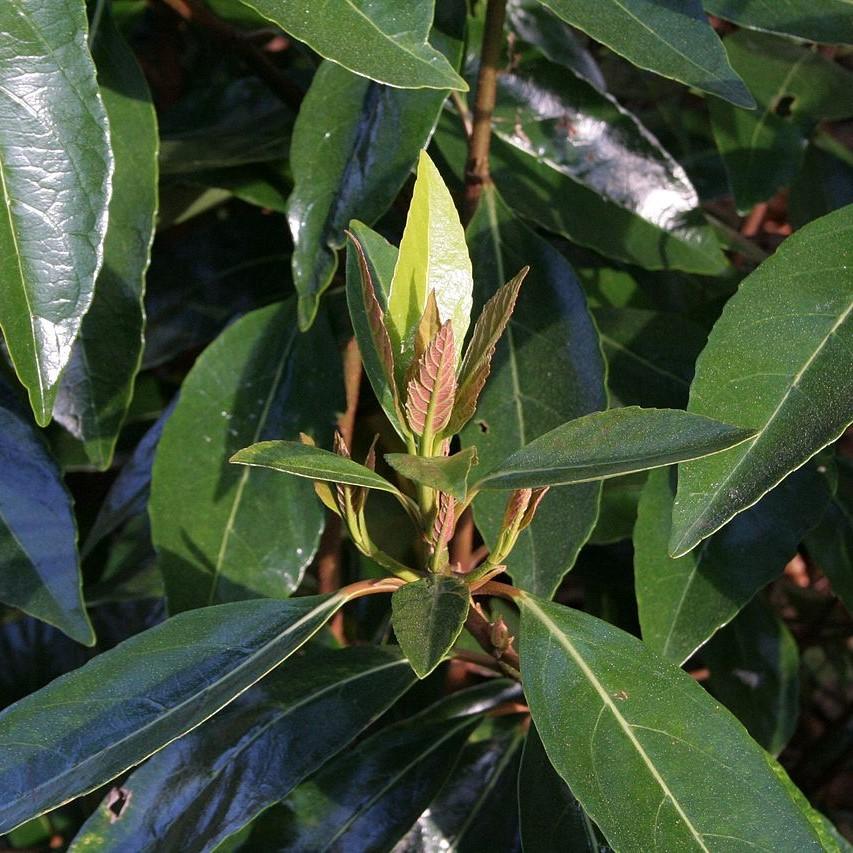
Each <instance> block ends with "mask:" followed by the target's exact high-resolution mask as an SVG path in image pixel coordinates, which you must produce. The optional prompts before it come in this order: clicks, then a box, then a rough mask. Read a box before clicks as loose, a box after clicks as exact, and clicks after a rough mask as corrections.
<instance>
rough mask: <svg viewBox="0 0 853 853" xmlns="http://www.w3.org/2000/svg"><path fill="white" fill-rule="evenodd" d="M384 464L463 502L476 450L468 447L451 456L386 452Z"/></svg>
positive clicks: (475, 459) (414, 480) (416, 481)
mask: <svg viewBox="0 0 853 853" xmlns="http://www.w3.org/2000/svg"><path fill="white" fill-rule="evenodd" d="M385 461H386V462H387V463H388V464H389V465H390V466H391V467H392V468H393V469H394V470H395V471H396V472H397V473H398V474H402V475H403V476H404V477H405V478H406V479H408V480H412V481H413V482H415V483H420V484H421V485H424V486H429V488H431V489H436V490H437V491H439V492H446V493H447V494H449V495H452V496H453V497H454V498H456V500H458V501H464V500H465V496H466V495H467V493H468V476H469V474H470V473H471V468H472V467H473V466H474V465H476V464H477V448H476V447H466V448H465V449H464V450H460V451H459V453H454V454H453V455H452V456H429V457H426V456H415V455H413V454H410V453H386V454H385Z"/></svg>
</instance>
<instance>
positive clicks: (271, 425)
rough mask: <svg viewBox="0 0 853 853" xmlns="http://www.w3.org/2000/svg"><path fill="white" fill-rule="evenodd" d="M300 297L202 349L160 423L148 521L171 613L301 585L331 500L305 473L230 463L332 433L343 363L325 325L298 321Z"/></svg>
mask: <svg viewBox="0 0 853 853" xmlns="http://www.w3.org/2000/svg"><path fill="white" fill-rule="evenodd" d="M295 315H296V311H295V305H294V302H293V301H289V302H286V303H283V304H282V303H278V304H275V305H270V306H268V307H267V308H261V309H259V310H257V311H253V312H252V313H251V314H247V315H246V316H245V317H243V318H242V319H240V320H238V321H237V322H236V323H234V324H233V325H232V326H230V327H229V328H228V329H226V330H225V332H223V333H222V334H221V335H220V336H219V338H217V339H216V341H214V343H213V344H211V345H210V346H209V347H208V348H207V350H205V352H204V353H203V354H202V355H201V356H199V358H198V359H197V361H196V363H195V365H194V366H193V369H192V370H191V371H190V373H189V375H188V376H187V378H186V379H185V380H184V383H183V386H182V389H181V398H180V400H179V401H178V405H177V407H176V408H175V411H174V413H173V414H172V417H170V418H169V421H168V423H167V424H166V427H165V429H164V431H163V437H162V438H161V440H160V445H159V447H158V449H157V456H156V459H155V462H154V473H153V480H152V486H151V502H150V513H151V524H152V533H153V537H154V544H155V545H156V546H157V551H158V554H159V561H160V567H161V569H162V571H163V576H164V578H165V581H166V593H167V597H168V600H169V608H170V610H172V611H173V612H177V611H179V610H186V609H188V608H191V607H202V606H205V605H207V604H212V603H215V602H219V601H232V600H235V599H242V598H255V597H258V596H263V595H269V596H276V597H282V596H286V595H288V594H289V593H290V592H291V591H292V590H294V589H295V588H296V586H297V585H298V584H299V581H300V579H301V577H302V573H303V571H304V570H305V568H306V566H307V565H308V563H310V561H311V558H312V556H313V554H314V550H315V548H316V547H317V542H318V541H319V537H320V531H321V530H322V527H323V522H324V511H323V508H322V507H321V506H320V505H319V504H318V503H317V501H316V499H315V497H314V494H313V489H312V486H311V484H310V483H309V482H307V481H305V480H300V479H297V478H294V477H283V476H282V475H281V474H280V473H278V472H276V471H260V470H257V469H252V468H249V467H245V466H237V465H230V464H229V463H228V459H229V457H230V456H231V455H232V454H234V453H236V452H237V451H238V450H239V449H241V448H243V447H245V446H246V445H248V444H251V443H253V442H258V441H261V440H263V439H266V438H268V437H269V438H272V437H278V436H280V435H288V434H290V435H295V434H297V433H298V432H299V431H300V430H304V431H305V432H309V433H313V434H314V435H315V436H316V438H317V441H318V443H320V444H323V443H325V442H327V441H329V439H330V437H331V436H330V433H331V428H332V426H333V424H334V422H335V417H336V413H337V412H338V411H341V410H342V409H343V405H342V402H341V401H340V397H341V396H342V394H341V393H340V391H339V390H338V389H339V388H340V387H341V381H340V378H339V370H340V363H339V359H338V352H337V347H336V346H335V343H334V339H333V338H332V335H331V332H330V330H329V327H328V324H327V322H319V323H316V324H315V326H314V328H313V329H312V330H311V332H310V333H308V334H300V333H299V332H298V331H297V328H296V316H295Z"/></svg>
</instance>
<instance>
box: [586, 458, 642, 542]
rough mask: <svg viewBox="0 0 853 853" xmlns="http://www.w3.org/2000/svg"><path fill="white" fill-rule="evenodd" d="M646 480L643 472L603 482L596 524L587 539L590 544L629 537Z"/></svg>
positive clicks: (631, 534)
mask: <svg viewBox="0 0 853 853" xmlns="http://www.w3.org/2000/svg"><path fill="white" fill-rule="evenodd" d="M646 477H647V474H646V472H645V471H640V472H638V473H636V474H626V475H625V476H624V477H612V478H611V479H609V480H605V481H604V488H603V489H602V490H601V506H600V507H599V510H598V521H597V522H596V525H595V530H593V531H592V536H590V537H589V541H590V544H592V545H609V544H611V543H613V542H618V541H619V540H620V539H630V538H631V537H632V536H633V534H634V522H636V520H637V505H638V504H639V502H640V495H641V493H642V491H643V486H645V484H646Z"/></svg>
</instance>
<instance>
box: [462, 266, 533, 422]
mask: <svg viewBox="0 0 853 853" xmlns="http://www.w3.org/2000/svg"><path fill="white" fill-rule="evenodd" d="M529 269H530V267H524V268H523V269H522V270H521V271H520V272H519V273H518V274H517V275H516V276H515V277H514V278H512V279H511V280H510V281H508V282H507V283H506V284H505V285H504V286H503V287H501V288H500V290H498V291H497V293H495V295H494V296H493V297H492V298H491V299H490V300H489V301H488V302H487V303H486V304H485V306H484V307H483V311H482V313H481V314H480V316H479V318H478V319H477V323H476V324H475V326H474V332H473V334H472V335H471V342H470V343H469V344H468V349H467V350H466V351H465V358H464V359H463V360H462V369H461V370H460V372H459V390H458V392H457V394H456V404H455V406H454V407H453V416H452V418H451V422H450V432H452V433H457V432H459V430H461V429H462V427H463V426H465V424H466V423H468V421H469V420H470V419H471V417H472V416H473V414H474V412H475V410H476V408H477V400H478V399H479V397H480V392H481V391H482V390H483V386H484V385H485V384H486V380H487V379H488V378H489V371H490V369H491V365H492V356H493V355H494V354H495V347H496V346H497V343H498V341H499V340H500V337H501V335H502V334H503V333H504V329H506V326H507V323H508V322H509V318H510V317H511V316H512V312H513V309H514V308H515V302H516V300H517V299H518V292H519V290H520V289H521V283H522V282H523V281H524V277H525V276H526V275H527V272H528V270H529Z"/></svg>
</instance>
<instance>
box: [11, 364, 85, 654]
mask: <svg viewBox="0 0 853 853" xmlns="http://www.w3.org/2000/svg"><path fill="white" fill-rule="evenodd" d="M81 585H82V578H81V576H80V568H79V564H78V559H77V525H76V522H75V520H74V510H73V508H72V503H71V495H69V493H68V492H67V490H66V489H65V485H64V484H63V482H62V477H61V474H60V472H59V468H58V467H57V465H56V462H55V461H54V460H53V459H52V458H51V455H50V453H49V451H48V449H47V447H46V446H45V444H44V441H43V440H42V438H41V436H40V435H39V434H38V431H37V430H36V428H35V427H34V426H33V424H32V423H31V421H30V418H29V412H26V411H24V409H23V407H22V406H20V405H19V404H18V401H17V399H16V398H15V397H14V395H13V393H12V391H11V390H10V389H9V388H8V387H7V386H6V385H5V383H4V380H3V379H2V378H0V601H2V602H3V603H4V604H9V605H11V606H12V607H17V608H19V609H20V610H23V611H25V612H26V613H30V614H32V615H33V616H36V617H37V618H39V619H43V620H44V621H45V622H48V623H50V624H51V625H55V626H56V627H57V628H59V629H60V630H62V631H64V632H65V633H66V634H68V636H69V637H71V638H72V639H74V640H77V642H78V643H85V644H86V645H88V646H91V645H93V644H94V642H95V634H94V632H93V630H92V625H91V623H90V622H89V617H88V615H87V614H86V608H85V606H84V604H83V595H82V592H81Z"/></svg>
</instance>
